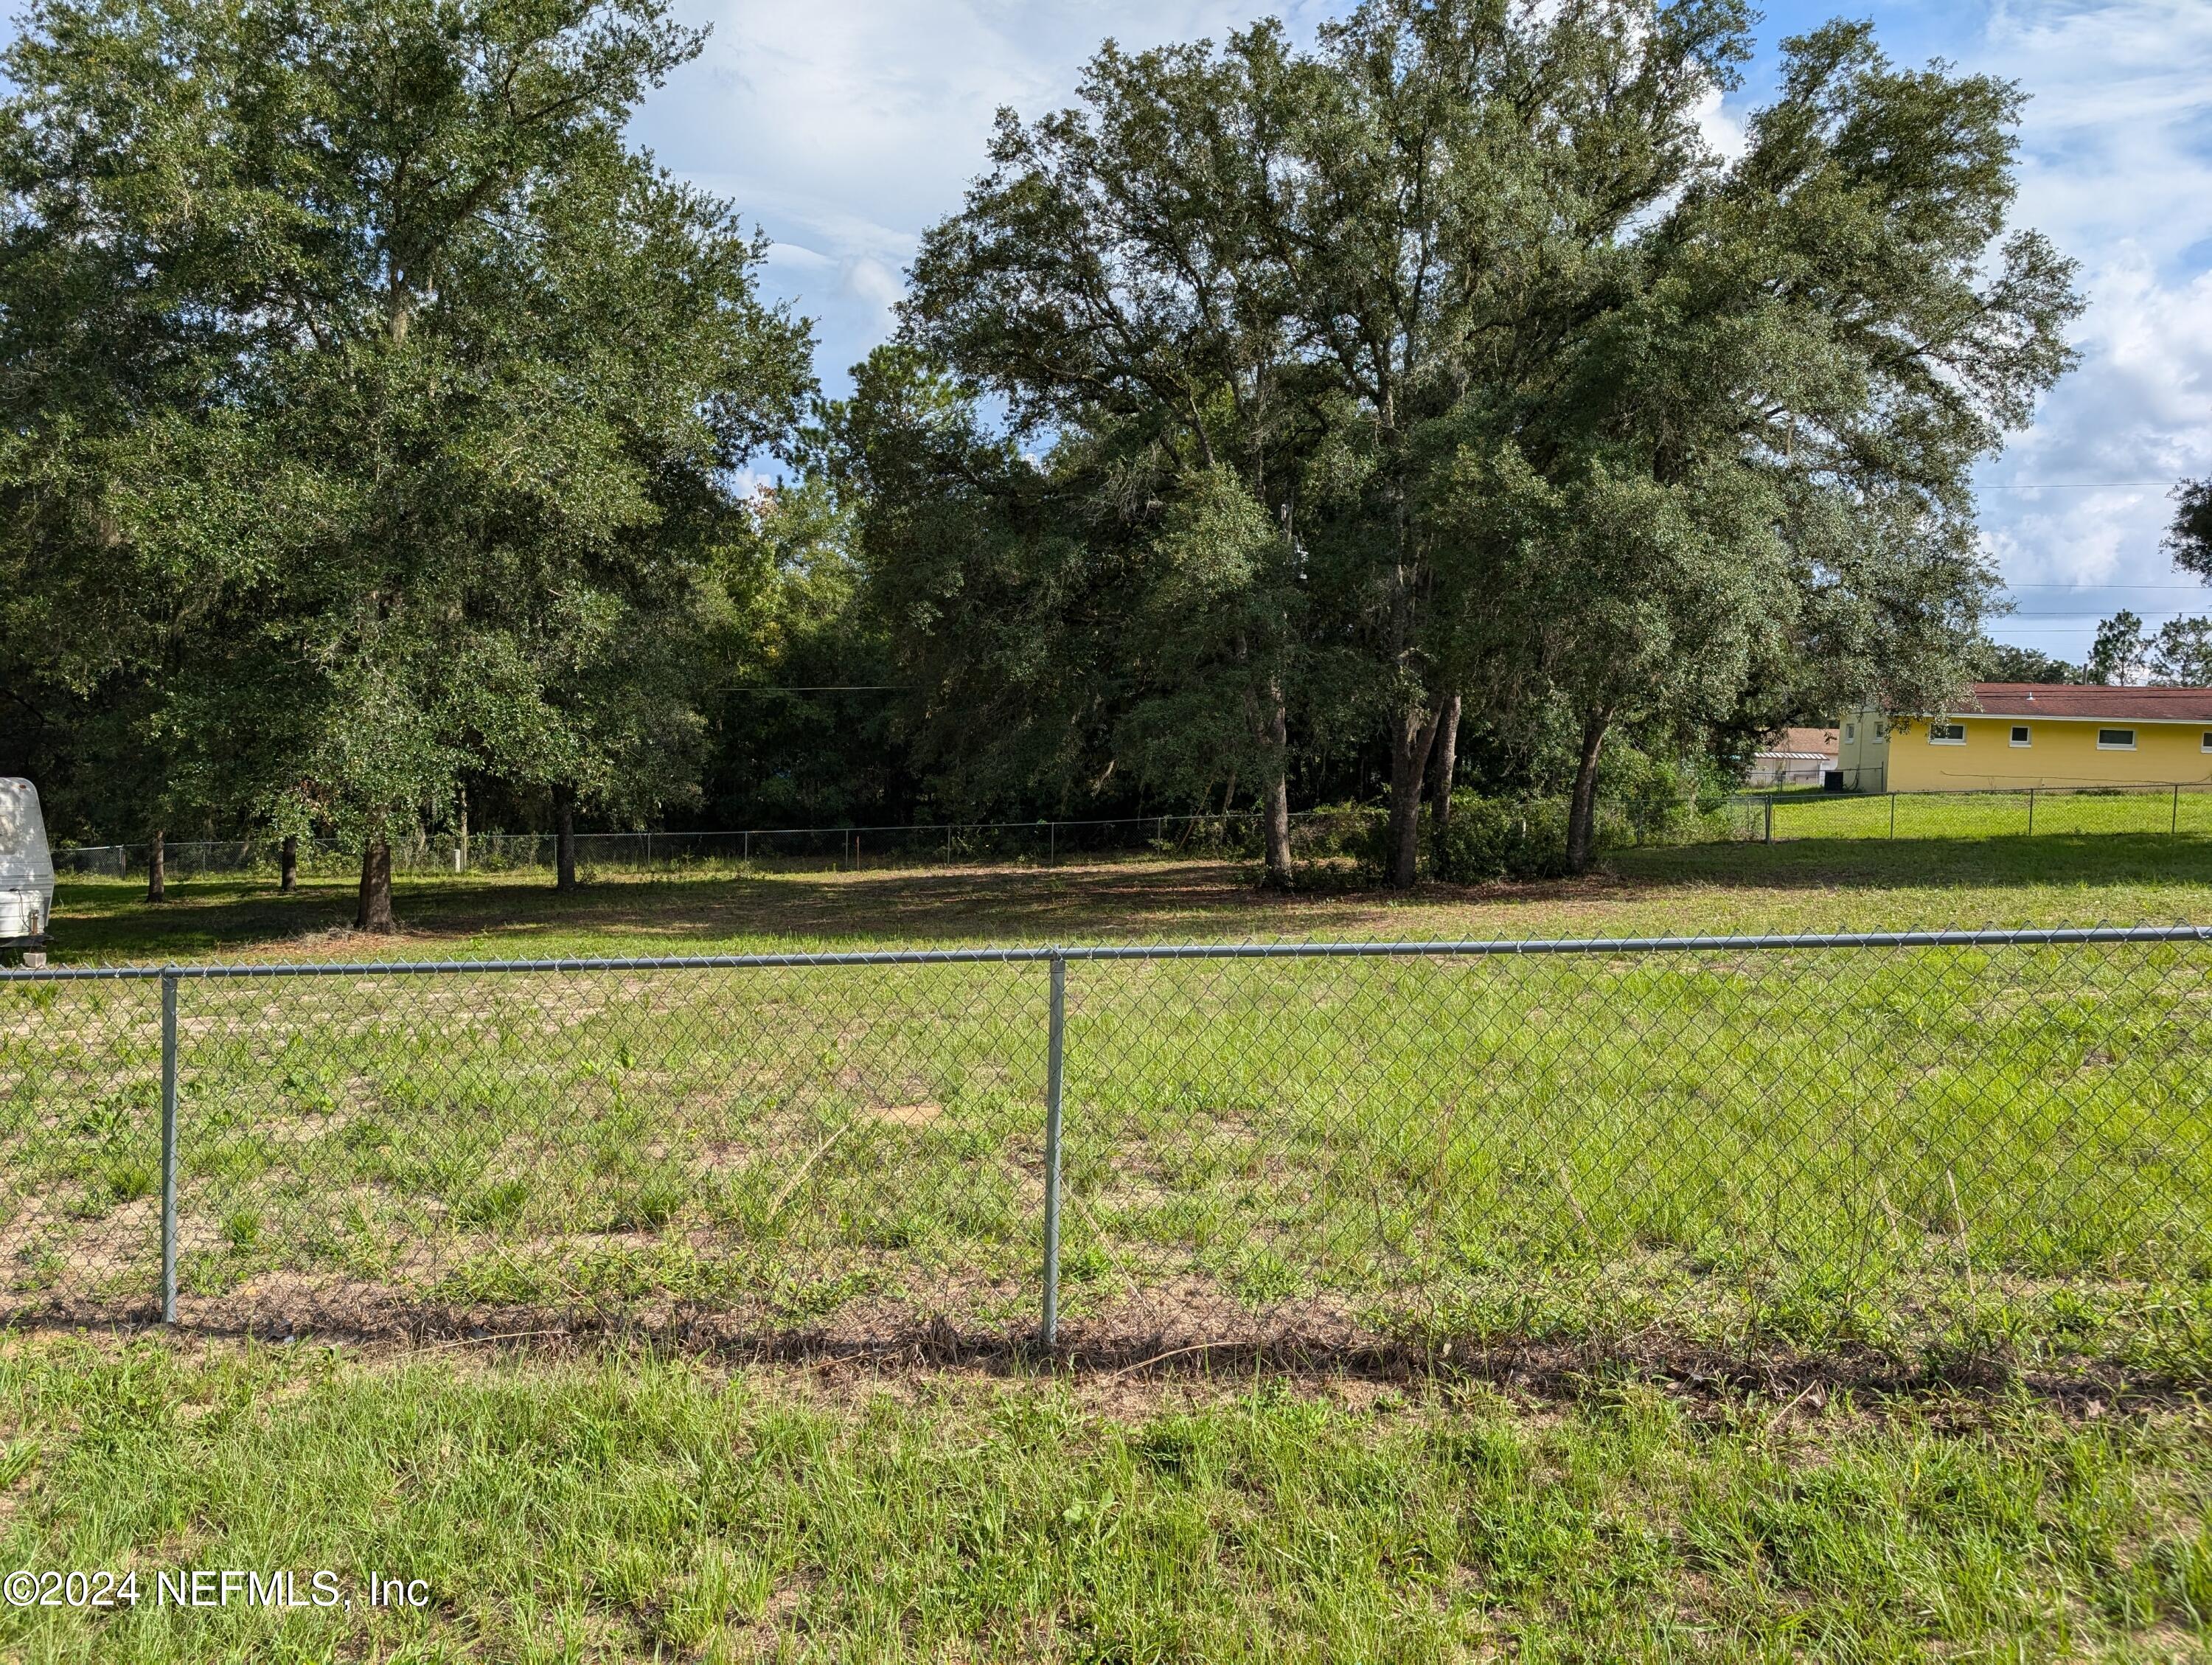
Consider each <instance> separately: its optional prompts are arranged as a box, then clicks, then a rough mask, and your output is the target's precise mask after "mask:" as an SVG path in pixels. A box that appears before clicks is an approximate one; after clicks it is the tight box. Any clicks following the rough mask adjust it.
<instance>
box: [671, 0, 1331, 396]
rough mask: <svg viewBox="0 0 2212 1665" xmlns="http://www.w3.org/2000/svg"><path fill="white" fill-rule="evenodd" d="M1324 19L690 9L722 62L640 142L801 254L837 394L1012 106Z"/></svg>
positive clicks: (796, 259) (885, 327)
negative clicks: (1123, 53) (1189, 48)
mask: <svg viewBox="0 0 2212 1665" xmlns="http://www.w3.org/2000/svg"><path fill="white" fill-rule="evenodd" d="M1308 9H1311V10H1315V11H1318V10H1319V9H1321V4H1320V3H1319V0H1301V3H1297V4H1291V5H1289V6H1269V5H1267V4H1266V3H1265V0H1114V3H1106V0H1026V3H1025V0H814V3H807V4H793V3H789V0H690V3H684V4H681V5H680V6H679V14H680V15H682V16H683V18H684V21H686V22H689V23H690V24H693V25H695V26H696V25H698V24H702V23H705V24H710V25H711V26H712V27H713V31H714V32H713V33H712V35H711V36H710V37H709V38H708V46H707V49H706V51H705V52H704V53H703V54H702V56H701V58H700V59H699V60H698V61H697V62H696V63H694V64H690V65H689V66H687V67H686V68H685V69H684V70H680V71H678V73H677V74H676V75H675V76H672V77H671V79H670V81H669V83H668V85H667V86H666V87H665V88H662V89H661V90H660V91H659V92H658V93H656V94H654V95H653V97H652V99H651V100H648V102H647V105H646V107H645V108H644V110H642V111H641V112H640V114H639V116H638V118H637V119H636V121H635V125H634V126H633V130H632V131H633V132H634V133H635V136H636V137H638V138H639V139H641V141H643V142H644V143H647V144H648V145H650V146H652V147H653V149H654V150H655V151H656V152H657V153H658V154H659V157H660V159H661V161H664V162H665V163H666V164H667V165H668V166H670V167H673V168H675V169H676V170H677V171H678V173H682V174H684V175H685V176H686V177H688V178H690V179H693V180H695V181H696V182H697V183H698V184H700V185H703V186H705V187H706V188H707V189H708V190H711V191H716V192H718V193H719V194H720V195H722V196H725V197H729V198H731V199H732V201H734V202H735V203H736V204H737V205H738V209H739V210H741V211H742V212H743V213H744V215H745V216H746V217H747V218H748V219H751V220H757V221H758V222H760V223H761V224H762V225H763V226H764V227H765V228H767V230H768V232H769V235H770V236H772V237H774V238H775V239H777V240H779V244H780V246H781V245H787V246H789V247H790V248H791V249H792V250H793V251H794V252H793V253H792V254H789V255H784V254H782V253H781V252H779V253H778V254H777V255H776V256H775V257H774V258H771V259H770V261H769V265H768V268H767V271H766V277H767V281H768V284H769V288H770V289H771V290H772V291H773V292H774V293H775V294H777V295H780V296H782V297H785V298H787V299H789V300H791V301H793V305H794V306H795V307H796V308H797V310H799V312H801V313H805V314H806V315H808V316H810V317H811V318H813V319H816V321H817V335H818V337H819V338H820V341H821V355H820V363H821V369H822V371H823V379H824V380H825V381H826V382H828V383H829V384H831V385H832V386H836V385H839V384H841V383H842V380H843V378H842V371H843V370H844V368H846V367H847V366H848V365H849V364H851V363H853V362H855V361H856V360H858V359H859V358H860V355H862V354H863V353H865V352H866V349H868V348H869V347H871V346H872V345H873V344H875V343H877V342H878V341H880V340H881V339H883V337H884V335H885V334H886V333H888V331H889V329H890V306H891V304H892V303H893V302H894V301H896V299H897V296H898V295H899V293H900V292H901V289H902V285H903V282H904V279H903V276H902V274H903V272H904V270H905V268H906V265H907V263H908V261H909V260H910V259H911V258H913V254H914V248H915V242H916V241H917V240H918V239H919V237H920V235H921V230H922V228H924V227H925V226H927V225H928V224H929V223H930V222H933V221H934V220H937V219H939V218H940V217H941V216H945V215H946V214H949V213H951V212H952V211H953V210H957V208H958V207H959V206H960V198H961V193H962V191H963V189H964V188H965V187H966V185H967V184H968V182H969V180H970V179H973V178H974V177H975V176H976V175H977V174H979V173H981V172H982V171H983V168H984V167H985V164H986V161H987V157H986V154H985V153H986V148H987V145H988V143H989V141H990V133H991V123H992V119H993V117H994V114H995V113H996V112H997V111H998V109H999V108H1000V106H1002V105H1011V106H1013V107H1014V108H1016V109H1018V111H1020V112H1021V113H1022V114H1023V115H1024V117H1035V116H1038V115H1042V114H1043V113H1045V112H1047V111H1048V110H1051V109H1054V108H1057V107H1059V106H1062V105H1065V104H1066V103H1068V102H1070V101H1071V100H1073V96H1074V92H1075V83H1076V79H1077V76H1078V75H1079V72H1080V70H1081V68H1082V65H1083V64H1084V62H1085V59H1087V58H1089V57H1090V56H1091V53H1093V52H1096V51H1097V48H1098V46H1099V43H1100V42H1101V41H1102V40H1103V39H1106V38H1107V37H1108V36H1109V35H1111V36H1113V37H1115V38H1116V39H1120V40H1121V41H1122V42H1123V43H1124V44H1125V45H1127V46H1132V47H1144V46H1155V45H1158V44H1159V43H1161V42H1164V41H1172V40H1189V39H1197V38H1199V37H1201V36H1206V37H1210V38H1212V39H1217V40H1218V39H1222V38H1224V37H1225V36H1226V35H1227V34H1228V33H1230V32H1231V30H1233V29H1236V28H1238V27H1243V26H1244V25H1245V24H1246V23H1249V21H1252V20H1253V19H1255V18H1257V17H1260V16H1263V15H1267V14H1268V13H1270V12H1276V13H1286V14H1287V15H1291V17H1292V18H1293V19H1294V20H1295V19H1296V18H1297V15H1299V14H1300V13H1301V12H1303V11H1305V10H1308ZM803 257H812V258H811V259H809V258H803Z"/></svg>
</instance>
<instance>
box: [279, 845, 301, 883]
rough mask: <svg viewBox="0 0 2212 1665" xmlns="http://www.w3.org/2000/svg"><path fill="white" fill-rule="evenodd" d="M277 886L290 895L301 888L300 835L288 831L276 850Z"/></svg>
mask: <svg viewBox="0 0 2212 1665" xmlns="http://www.w3.org/2000/svg"><path fill="white" fill-rule="evenodd" d="M276 888H277V889H278V890H282V891H283V892H284V893H285V894H287V895H289V894H290V893H291V892H292V891H294V890H298V889H299V888H300V835H299V834H297V833H286V834H285V835H284V842H283V844H282V845H281V846H279V847H278V849H277V852H276Z"/></svg>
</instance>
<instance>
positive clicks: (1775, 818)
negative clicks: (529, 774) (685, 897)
mask: <svg viewBox="0 0 2212 1665" xmlns="http://www.w3.org/2000/svg"><path fill="white" fill-rule="evenodd" d="M1386 819H1387V811H1384V810H1382V809H1380V808H1376V807H1373V806H1360V805H1348V806H1342V807H1338V808H1334V809H1321V810H1306V811H1299V812H1297V814H1295V815H1293V816H1292V817H1291V851H1292V854H1294V855H1295V856H1296V857H1297V859H1298V860H1326V859H1328V858H1332V857H1340V856H1355V857H1356V856H1363V855H1364V856H1365V857H1367V858H1368V859H1370V860H1379V856H1378V854H1377V852H1378V851H1379V849H1380V840H1381V838H1382V836H1383V834H1382V828H1383V823H1384V822H1385V820H1386ZM1599 830H1600V834H1601V839H1602V840H1603V842H1605V843H1606V845H1607V848H1620V847H1622V846H1626V845H1630V844H1665V845H1682V844H1719V843H1733V842H1747V841H1748V842H1775V841H1787V840H1793V839H1804V838H1849V839H1868V838H1906V839H1911V838H1945V839H1956V838H2003V837H2016V836H2036V837H2043V836H2050V837H2061V836H2093V835H2100V834H2113V833H2117V834H2136V835H2138V836H2141V835H2151V834H2168V835H2173V834H2199V835H2201V834H2206V833H2212V783H2205V782H2197V783H2195V784H2183V785H2179V786H2174V785H2159V786H2131V787H2034V788H2033V789H2029V788H2021V789H2018V790H2006V791H1966V792H1929V793H1832V792H1817V791H1816V792H1796V793H1753V794H1746V795H1743V796H1740V797H1735V798H1730V799H1727V800H1725V801H1724V802H1723V803H1721V804H1720V805H1717V807H1714V808H1712V809H1710V810H1702V811H1701V810H1699V809H1697V808H1695V807H1694V806H1691V805H1632V806H1628V807H1627V808H1626V810H1624V809H1623V808H1622V807H1621V806H1617V805H1609V806H1607V807H1606V809H1605V811H1604V812H1603V814H1602V815H1601V824H1600V829H1599ZM1261 842H1262V836H1261V825H1260V821H1259V817H1257V816H1256V815H1255V814H1252V813H1250V812H1249V811H1237V812H1233V813H1230V814H1225V815H1147V816H1130V817H1121V818H1119V819H1114V820H1097V821H1034V822H1030V821H1008V822H992V823H955V824H945V823H939V824H933V825H922V826H896V827H892V826H885V827H788V828H768V829H753V830H750V831H732V832H609V833H579V834H577V835H576V859H577V862H578V865H579V866H580V867H581V868H582V869H584V870H585V871H586V872H673V873H682V872H700V871H706V872H713V871H719V870H730V869H744V868H750V869H756V870H757V869H769V870H790V871H798V872H812V871H831V870H836V871H854V870H861V869H874V870H893V871H908V870H913V869H917V868H928V867H942V866H963V865H970V864H972V865H1005V864H1032V865H1036V866H1055V865H1058V864H1060V863H1063V862H1091V861H1099V860H1141V859H1144V858H1146V857H1170V858H1172V857H1177V856H1206V857H1229V858H1234V859H1243V860H1257V859H1258V858H1259V856H1260V854H1261ZM148 848H149V847H147V846H146V845H143V844H98V845H92V844H88V845H79V846H76V847H75V848H64V849H60V850H57V851H56V852H55V853H54V866H55V869H56V871H57V872H60V873H62V874H64V875H65V876H70V877H75V878H114V879H122V878H131V877H133V876H143V875H144V874H145V872H146V871H147V862H148V859H149V857H148ZM280 854H281V846H280V845H279V843H278V842H276V840H274V839H230V840H216V841H212V842H208V841H197V842H187V841H183V840H176V839H172V840H170V841H168V842H167V844H166V845H165V846H164V847H163V866H164V869H165V871H166V873H167V877H168V878H172V879H178V880H184V879H191V878H238V877H264V878H265V877H270V876H273V875H274V874H275V873H276V872H277V871H278V868H279V859H280ZM554 858H555V847H554V839H553V836H552V835H551V834H550V833H479V834H477V835H475V836H471V838H469V839H467V840H466V841H462V840H459V839H457V838H455V837H454V836H453V835H451V834H450V833H426V834H423V835H422V836H419V837H416V838H414V839H411V840H407V841H404V842H401V843H399V844H398V845H395V846H394V847H393V849H392V866H393V868H394V869H395V871H397V872H404V873H415V874H423V875H428V874H437V873H454V872H471V873H516V872H550V871H551V870H552V868H553V866H554ZM298 860H299V871H300V872H301V874H303V875H305V876H306V877H308V878H345V879H350V878H357V877H358V876H359V872H360V862H361V854H360V851H359V849H358V848H356V847H354V846H350V845H348V844H346V843H344V842H342V841H339V840H337V839H302V840H301V841H300V844H299V849H298Z"/></svg>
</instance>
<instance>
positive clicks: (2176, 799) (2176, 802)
mask: <svg viewBox="0 0 2212 1665" xmlns="http://www.w3.org/2000/svg"><path fill="white" fill-rule="evenodd" d="M2180 830H2181V782H2180V781H2175V782H2174V783H2173V824H2172V826H2170V827H2168V828H2167V829H2166V831H2167V832H2168V833H2169V834H2171V833H2178V832H2179V831H2180Z"/></svg>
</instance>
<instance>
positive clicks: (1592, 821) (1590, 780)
mask: <svg viewBox="0 0 2212 1665" xmlns="http://www.w3.org/2000/svg"><path fill="white" fill-rule="evenodd" d="M1606 724H1607V719H1606V718H1604V717H1601V716H1592V717H1587V718H1585V719H1583V750H1582V757H1580V759H1579V760H1578V761H1577V763H1576V764H1575V790H1574V796H1573V797H1571V799H1568V800H1567V871H1568V872H1571V873H1586V872H1589V870H1590V863H1591V862H1592V861H1594V860H1596V858H1597V755H1598V753H1599V752H1600V751H1601V750H1603V748H1604V746H1605V730H1606Z"/></svg>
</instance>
